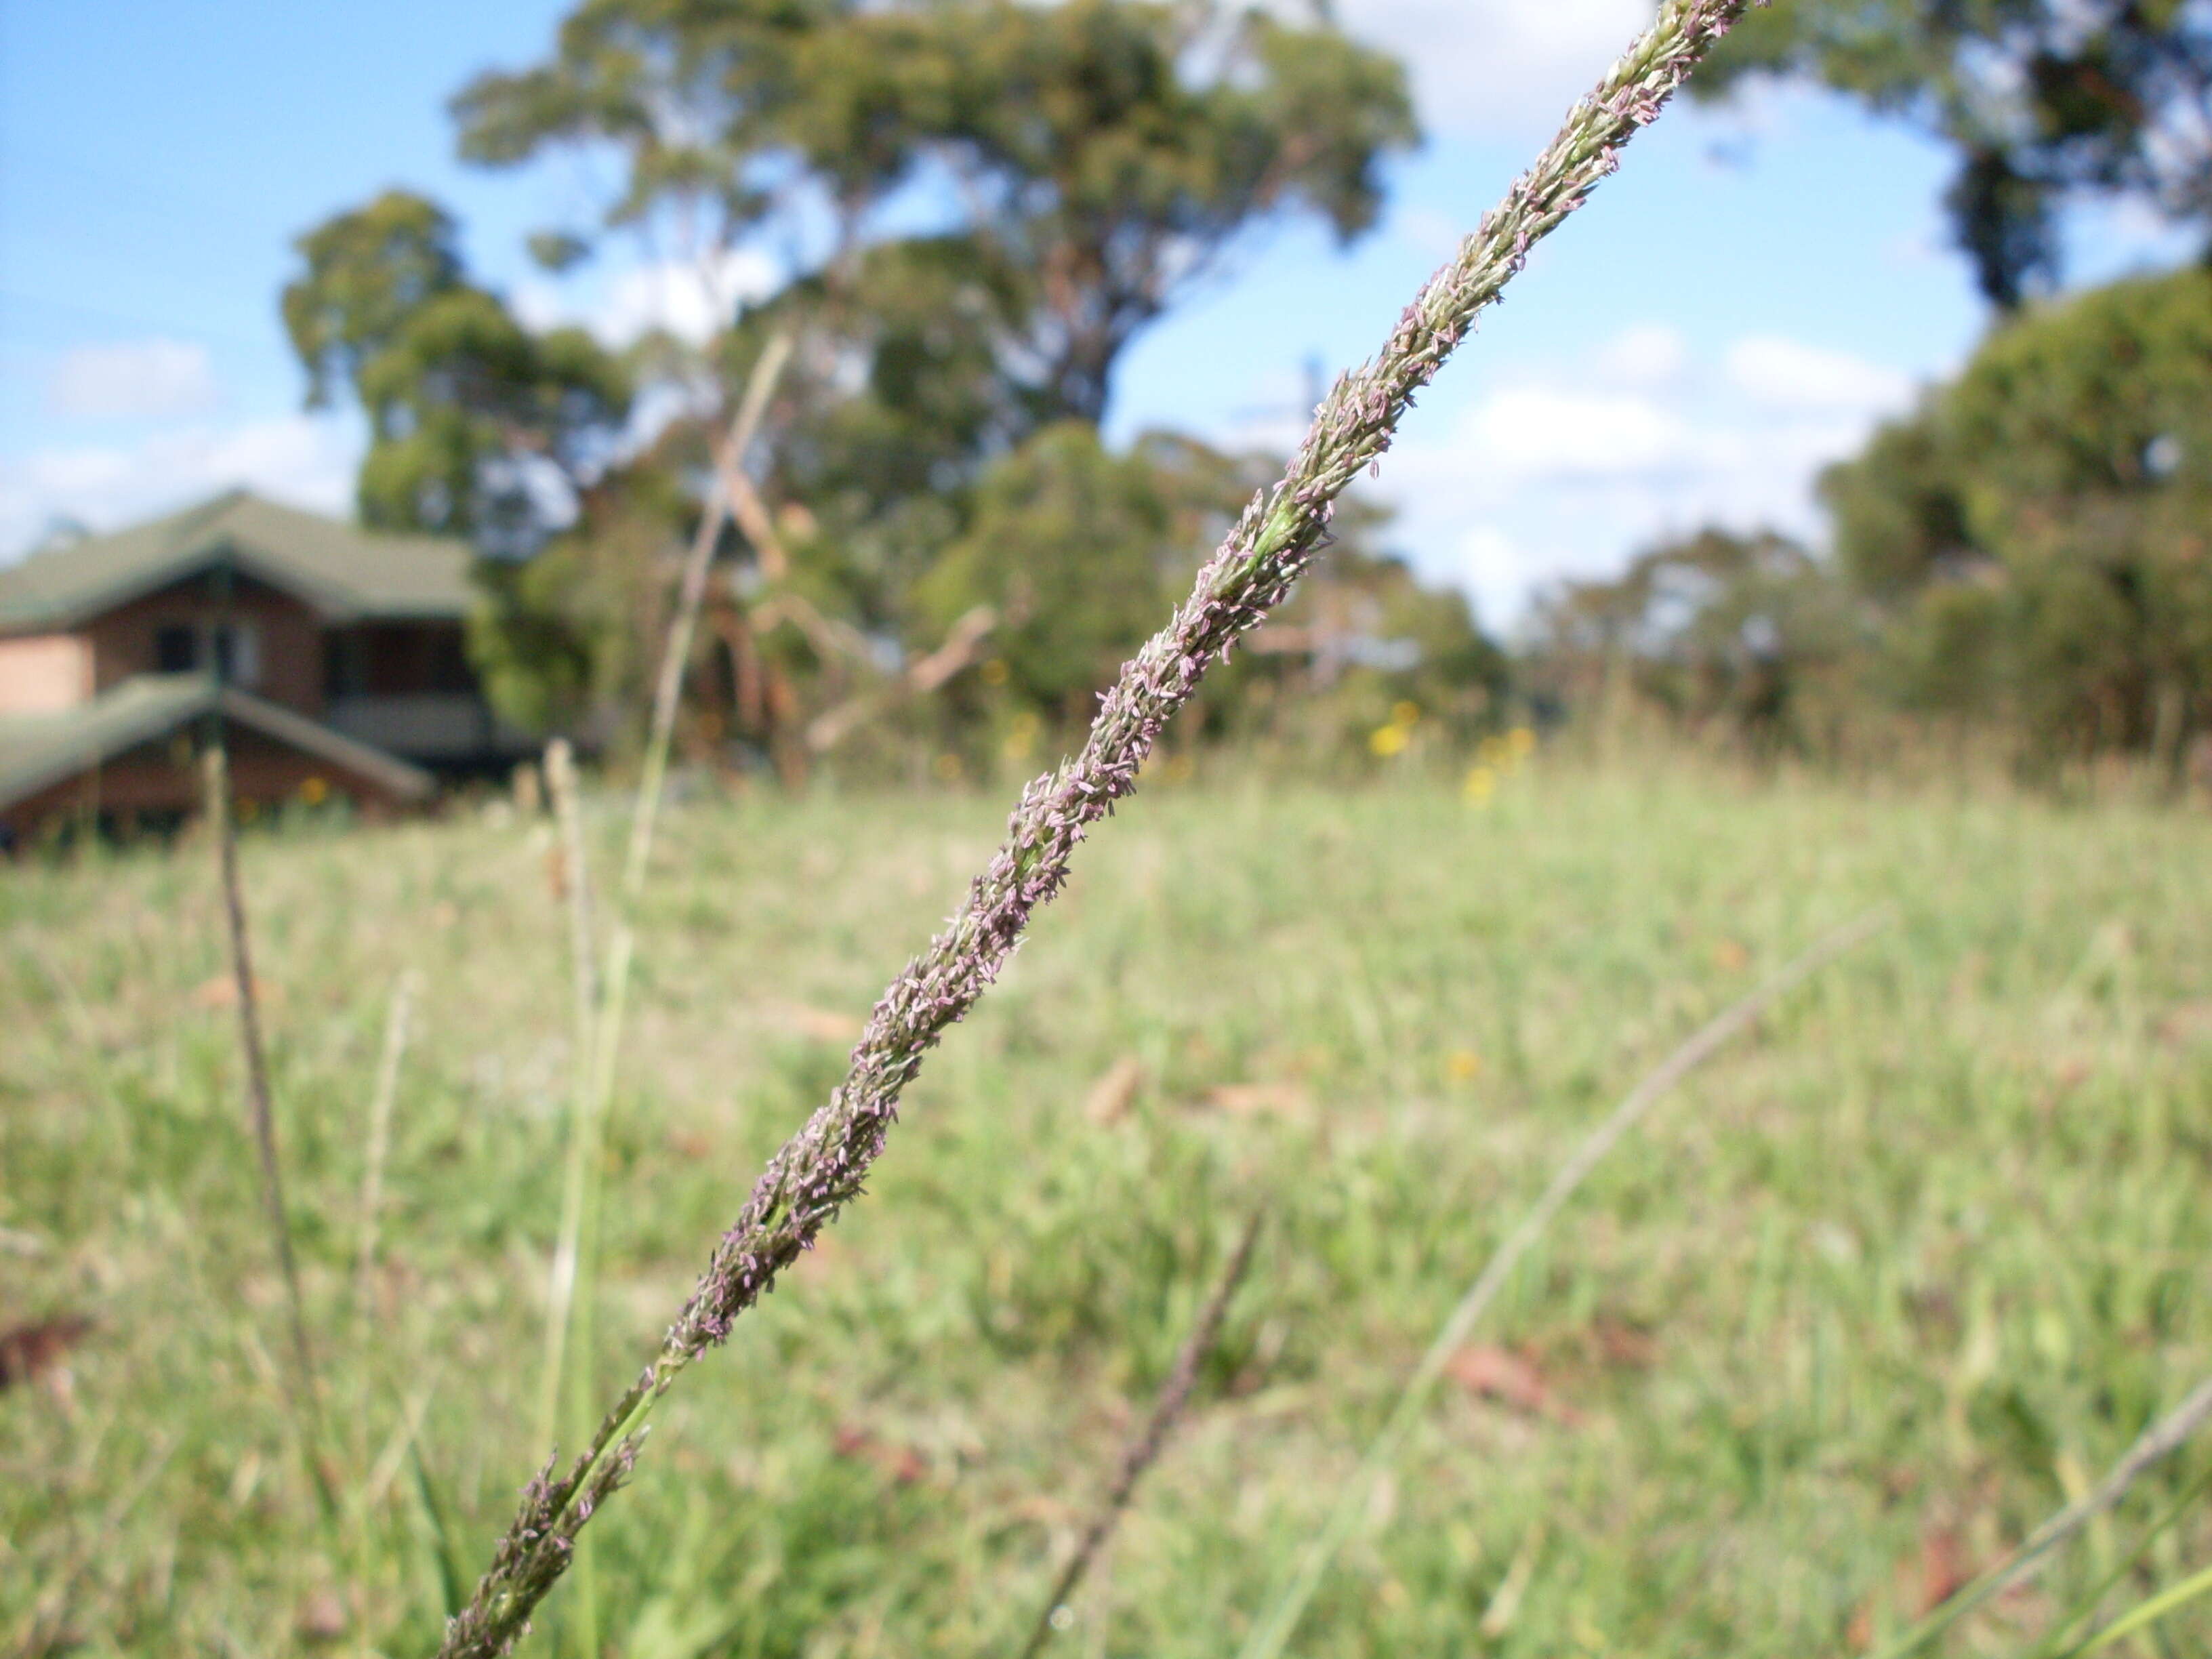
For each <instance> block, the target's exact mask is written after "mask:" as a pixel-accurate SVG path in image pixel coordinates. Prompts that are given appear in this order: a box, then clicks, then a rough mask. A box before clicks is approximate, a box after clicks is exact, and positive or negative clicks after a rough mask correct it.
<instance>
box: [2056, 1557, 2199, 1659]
mask: <svg viewBox="0 0 2212 1659" xmlns="http://www.w3.org/2000/svg"><path fill="white" fill-rule="evenodd" d="M2200 1595H2212V1567H2206V1568H2204V1569H2203V1571H2200V1572H2195V1573H2191V1575H2190V1576H2189V1577H2186V1578H2185V1579H2183V1580H2182V1581H2181V1582H2180V1583H2178V1584H2175V1585H2173V1586H2172V1588H2170V1589H2163V1590H2160V1592H2159V1593H2158V1594H2157V1595H2154V1596H2152V1597H2151V1598H2150V1600H2149V1601H2146V1602H2144V1603H2143V1604H2142V1606H2141V1607H2136V1609H2135V1610H2134V1611H2133V1612H2131V1613H2125V1614H2124V1615H2122V1616H2121V1617H2120V1618H2118V1619H2116V1620H2113V1621H2112V1623H2111V1624H2109V1625H2107V1626H2105V1628H2104V1629H2102V1630H2100V1631H2099V1632H2097V1633H2096V1634H2095V1635H2094V1636H2093V1637H2091V1638H2089V1639H2088V1641H2087V1642H2086V1643H2085V1644H2082V1645H2081V1646H2080V1647H2077V1648H2075V1649H2074V1650H2073V1654H2079V1655H2081V1656H2083V1659H2087V1656H2088V1655H2090V1654H2093V1653H2098V1652H2101V1651H2102V1650H2105V1649H2106V1648H2108V1647H2110V1646H2112V1644H2113V1643H2115V1642H2118V1641H2120V1640H2122V1639H2124V1638H2126V1637H2130V1636H2132V1635H2134V1634H2135V1632H2137V1631H2139V1630H2141V1629H2142V1628H2143V1627H2144V1626H2146V1625H2153V1624H2155V1623H2157V1622H2158V1621H2159V1620H2161V1619H2163V1618H2165V1617H2166V1614H2168V1613H2175V1612H2178V1611H2179V1610H2180V1609H2181V1608H2182V1607H2186V1606H2187V1605H2188V1604H2189V1603H2190V1602H2191V1601H2195V1600H2196V1599H2197V1597H2198V1596H2200ZM2069 1659H2072V1655H2070V1654H2069Z"/></svg>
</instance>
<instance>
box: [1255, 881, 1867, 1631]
mask: <svg viewBox="0 0 2212 1659" xmlns="http://www.w3.org/2000/svg"><path fill="white" fill-rule="evenodd" d="M1892 920H1893V913H1892V912H1891V911H1890V909H1889V908H1887V906H1884V907H1883V908H1881V909H1878V910H1874V911H1870V912H1869V913H1868V914H1867V915H1863V916H1860V917H1858V918H1857V920H1855V921H1849V922H1846V923H1844V926H1842V927H1838V928H1836V929H1835V930H1834V931H1832V932H1831V933H1826V934H1824V935H1823V936H1822V937H1821V938H1820V939H1817V940H1815V941H1814V943H1813V945H1811V946H1809V947H1808V949H1807V950H1805V951H1803V952H1802V953H1801V954H1800V955H1798V956H1796V957H1793V958H1792V959H1791V960H1790V962H1788V963H1785V964H1784V966H1783V967H1781V968H1780V969H1778V970H1777V971H1776V972H1775V973H1774V974H1773V975H1771V976H1770V977H1768V978H1767V979H1766V980H1765V981H1763V982H1762V983H1760V984H1759V985H1758V986H1757V987H1754V988H1753V990H1752V991H1751V992H1750V993H1749V994H1747V995H1745V996H1743V997H1741V998H1740V999H1739V1000H1737V1001H1735V1002H1734V1003H1732V1004H1730V1005H1729V1007H1727V1008H1726V1009H1724V1010H1723V1012H1721V1013H1719V1014H1718V1015H1717V1016H1716V1017H1715V1018H1713V1019H1711V1021H1709V1022H1708V1023H1707V1024H1705V1026H1704V1027H1703V1028H1702V1029H1701V1030H1699V1031H1698V1032H1697V1034H1696V1035H1695V1036H1692V1037H1691V1038H1690V1040H1689V1041H1688V1042H1685V1043H1683V1044H1682V1046H1681V1047H1680V1048H1677V1049H1675V1050H1674V1053H1673V1054H1669V1055H1668V1056H1667V1058H1666V1059H1665V1060H1662V1061H1661V1062H1660V1063H1659V1064H1658V1065H1657V1066H1656V1067H1654V1068H1653V1069H1652V1070H1651V1071H1650V1072H1649V1073H1646V1074H1645V1075H1644V1079H1643V1080H1642V1081H1640V1082H1639V1083H1638V1084H1637V1085H1636V1086H1635V1087H1634V1088H1633V1089H1632V1090H1630V1091H1628V1093H1627V1095H1626V1097H1623V1098H1622V1100H1621V1102H1620V1104H1619V1105H1617V1106H1615V1107H1614V1108H1613V1110H1612V1111H1611V1112H1609V1113H1607V1115H1606V1117H1605V1119H1604V1121H1602V1122H1601V1123H1600V1124H1599V1125H1598V1126H1597V1127H1596V1128H1595V1129H1593V1130H1592V1131H1590V1133H1589V1136H1588V1137H1587V1138H1586V1139H1584V1140H1583V1143H1582V1145H1581V1146H1578V1147H1577V1148H1576V1149H1575V1152H1574V1155H1573V1156H1572V1157H1571V1158H1568V1159H1567V1161H1566V1162H1565V1164H1561V1165H1560V1166H1559V1170H1558V1173H1556V1174H1555V1175H1553V1177H1552V1179H1551V1182H1550V1183H1549V1184H1548V1185H1547V1186H1546V1187H1545V1188H1544V1191H1543V1194H1542V1196H1541V1197H1540V1198H1538V1199H1537V1200H1536V1202H1535V1204H1534V1206H1531V1208H1530V1209H1529V1211H1528V1214H1527V1215H1525V1216H1523V1217H1522V1218H1521V1223H1520V1225H1518V1226H1516V1227H1515V1228H1514V1230H1513V1231H1511V1232H1510V1233H1509V1234H1507V1235H1506V1238H1505V1242H1504V1243H1503V1244H1501V1245H1499V1246H1498V1250H1497V1252H1496V1254H1494V1255H1492V1257H1491V1258H1490V1261H1489V1262H1488V1263H1487V1264H1486V1266H1485V1267H1484V1268H1483V1270H1482V1272H1481V1273H1480V1275H1479V1276H1478V1277H1477V1278H1476V1279H1475V1281H1474V1284H1472V1285H1469V1286H1468V1290H1467V1294H1466V1295H1464V1296H1462V1297H1461V1298H1460V1299H1459V1304H1458V1305H1457V1306H1455V1308H1453V1310H1451V1312H1450V1314H1449V1315H1448V1316H1446V1317H1445V1320H1444V1322H1443V1325H1442V1326H1441V1327H1440V1328H1438V1329H1437V1334H1436V1337H1435V1340H1432V1341H1431V1343H1430V1344H1429V1347H1428V1352H1425V1353H1424V1354H1423V1355H1422V1356H1421V1359H1420V1363H1419V1364H1417V1365H1415V1366H1414V1367H1413V1375H1412V1376H1409V1377H1408V1378H1407V1380H1406V1386H1405V1388H1404V1389H1403V1390H1402V1391H1401V1393H1400V1395H1398V1403H1397V1404H1396V1405H1395V1407H1392V1408H1391V1412H1390V1415H1389V1418H1388V1419H1386V1420H1385V1421H1384V1423H1383V1430H1382V1432H1381V1433H1379V1434H1377V1435H1376V1437H1375V1439H1374V1441H1373V1443H1371V1444H1370V1445H1369V1447H1368V1449H1367V1455H1365V1456H1364V1457H1363V1458H1361V1459H1360V1461H1359V1467H1358V1469H1357V1470H1355V1471H1354V1472H1353V1474H1352V1479H1351V1480H1347V1481H1346V1482H1345V1484H1344V1490H1343V1492H1340V1494H1339V1495H1338V1497H1337V1500H1336V1504H1335V1505H1334V1508H1332V1509H1331V1510H1329V1513H1328V1519H1327V1520H1326V1521H1325V1522H1322V1529H1321V1531H1320V1532H1319V1533H1318V1534H1316V1535H1315V1537H1314V1540H1313V1541H1312V1542H1311V1543H1310V1544H1309V1545H1308V1546H1307V1547H1306V1548H1305V1551H1304V1554H1303V1555H1302V1556H1301V1557H1300V1558H1299V1560H1298V1565H1297V1568H1296V1570H1295V1571H1293V1572H1292V1573H1291V1577H1290V1580H1289V1582H1288V1583H1285V1585H1284V1586H1283V1587H1282V1588H1281V1589H1279V1591H1278V1592H1277V1593H1276V1595H1275V1597H1274V1599H1273V1601H1272V1602H1271V1604H1270V1605H1269V1607H1268V1608H1267V1613H1266V1614H1265V1615H1264V1616H1263V1617H1262V1618H1261V1620H1260V1622H1259V1623H1258V1624H1256V1625H1255V1626H1253V1627H1252V1633H1251V1635H1250V1636H1249V1637H1248V1638H1246V1639H1245V1643H1244V1646H1243V1653H1242V1659H1276V1656H1278V1655H1279V1654H1280V1653H1281V1652H1282V1650H1283V1647H1284V1644H1285V1643H1287V1642H1288V1641H1289V1640H1290V1637H1291V1632H1292V1631H1293V1630H1295V1629H1296V1628H1297V1622H1298V1620H1300V1619H1301V1618H1302V1617H1304V1613H1305V1610H1306V1607H1307V1604H1308V1603H1310V1601H1312V1600H1313V1595H1314V1592H1315V1591H1316V1589H1319V1588H1320V1587H1321V1581H1322V1577H1323V1576H1324V1575H1326V1574H1327V1572H1328V1569H1329V1567H1330V1565H1331V1564H1332V1563H1334V1561H1335V1559H1336V1557H1337V1553H1338V1552H1339V1551H1340V1550H1341V1549H1342V1548H1343V1547H1344V1544H1345V1541H1346V1539H1348V1538H1350V1537H1351V1536H1352V1531H1353V1529H1354V1528H1356V1527H1358V1524H1359V1517H1360V1516H1361V1515H1363V1514H1364V1513H1365V1511H1366V1510H1367V1507H1368V1502H1369V1496H1370V1493H1371V1492H1373V1490H1374V1487H1375V1483H1376V1481H1377V1480H1381V1479H1382V1478H1383V1475H1384V1474H1387V1473H1388V1472H1389V1469H1390V1468H1391V1466H1392V1465H1394V1464H1395V1462H1397V1461H1398V1454H1399V1451H1400V1450H1401V1449H1402V1448H1403V1447H1404V1445H1405V1443H1406V1437H1407V1435H1409V1434H1410V1433H1412V1432H1413V1425H1414V1424H1415V1423H1417V1422H1419V1420H1420V1417H1421V1413H1423V1412H1425V1411H1426V1410H1427V1409H1428V1405H1429V1398H1430V1396H1431V1395H1432V1394H1433V1393H1434V1392H1435V1390H1436V1385H1437V1380H1438V1379H1439V1378H1440V1377H1442V1376H1443V1371H1444V1367H1445V1366H1446V1365H1447V1364H1449V1363H1450V1361H1451V1357H1452V1356H1453V1355H1454V1354H1455V1353H1456V1352H1459V1350H1460V1349H1461V1348H1462V1346H1465V1344H1466V1342H1467V1340H1468V1335H1469V1334H1470V1333H1472V1332H1473V1331H1474V1328H1475V1326H1476V1325H1477V1324H1478V1323H1480V1321H1481V1319H1482V1316H1483V1315H1484V1314H1486V1313H1487V1312H1489V1311H1490V1308H1491V1304H1493V1303H1494V1302H1496V1301H1497V1300H1498V1292H1499V1291H1503V1290H1504V1288H1505V1284H1506V1281H1507V1280H1508V1279H1510V1278H1511V1276H1512V1273H1513V1270H1514V1269H1515V1268H1516V1267H1519V1266H1520V1265H1521V1261H1522V1257H1524V1256H1526V1255H1528V1252H1529V1250H1530V1249H1533V1248H1534V1246H1535V1244H1536V1242H1537V1241H1538V1240H1539V1239H1541V1237H1543V1236H1544V1234H1545V1232H1546V1231H1547V1230H1548V1229H1549V1228H1550V1226H1551V1225H1552V1222H1553V1219H1554V1218H1556V1217H1557V1216H1558V1215H1559V1212H1560V1211H1561V1210H1562V1209H1564V1208H1565V1206H1566V1203H1567V1200H1569V1199H1571V1198H1572V1197H1573V1196H1574V1194H1575V1192H1576V1189H1577V1188H1579V1187H1580V1186H1581V1185H1582V1184H1583V1182H1584V1181H1586V1180H1588V1179H1589V1173H1590V1171H1591V1170H1595V1168H1597V1166H1598V1165H1599V1164H1601V1163H1602V1162H1603V1161H1604V1159H1605V1157H1606V1155H1607V1153H1608V1152H1612V1151H1613V1148H1614V1147H1615V1146H1619V1145H1620V1142H1621V1140H1622V1139H1623V1138H1624V1137H1626V1135H1627V1133H1628V1132H1629V1131H1630V1130H1632V1129H1633V1128H1634V1127H1636V1126H1637V1125H1638V1123H1640V1122H1641V1121H1643V1120H1644V1117H1645V1116H1646V1115H1648V1114H1649V1113H1650V1110H1651V1109H1652V1108H1653V1107H1654V1106H1656V1105H1657V1104H1658V1103H1659V1102H1660V1101H1661V1100H1662V1099H1664V1098H1665V1097H1667V1095H1668V1094H1669V1093H1671V1092H1672V1091H1673V1090H1674V1087H1675V1085H1678V1084H1680V1082H1681V1081H1682V1079H1684V1078H1686V1077H1687V1076H1689V1074H1690V1073H1692V1072H1694V1071H1695V1070H1697V1068H1698V1067H1699V1066H1702V1065H1704V1064H1705V1061H1707V1060H1711V1058H1712V1057H1713V1056H1714V1055H1715V1054H1718V1053H1719V1052H1720V1051H1721V1050H1722V1049H1723V1048H1725V1047H1727V1046H1728V1044H1729V1043H1730V1042H1733V1041H1735V1038H1737V1037H1739V1036H1742V1035H1743V1033H1744V1032H1746V1031H1747V1030H1750V1029H1751V1028H1752V1026H1753V1024H1756V1023H1757V1021H1758V1019H1759V1016H1760V1015H1761V1014H1763V1013H1765V1012H1766V1010H1767V1009H1768V1008H1769V1007H1770V1006H1772V1005H1773V1004H1774V1003H1775V1002H1776V1001H1777V1000H1779V999H1780V998H1781V997H1782V996H1784V994H1787V993H1788V992H1790V991H1791V990H1793V989H1795V988H1796V987H1797V986H1799V985H1801V984H1802V983H1803V982H1804V981H1806V980H1807V979H1808V978H1810V977H1811V976H1812V975H1814V974H1815V973H1817V972H1819V971H1820V969H1822V968H1824V967H1826V965H1827V964H1828V963H1831V962H1833V961H1834V960H1835V959H1836V958H1837V957H1839V956H1841V955H1843V954H1844V952H1845V951H1849V950H1850V949H1851V948H1852V947H1854V946H1855V945H1859V944H1862V943H1863V942H1864V941H1865V940H1866V939H1869V938H1871V937H1873V935H1874V934H1875V933H1878V932H1879V931H1881V929H1882V928H1884V927H1887V926H1888V925H1889V924H1890V922H1891V921H1892Z"/></svg>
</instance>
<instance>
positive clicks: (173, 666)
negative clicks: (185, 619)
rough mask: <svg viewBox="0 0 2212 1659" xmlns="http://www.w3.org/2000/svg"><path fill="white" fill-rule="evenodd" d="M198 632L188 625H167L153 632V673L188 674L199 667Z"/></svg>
mask: <svg viewBox="0 0 2212 1659" xmlns="http://www.w3.org/2000/svg"><path fill="white" fill-rule="evenodd" d="M199 644H200V641H199V630H198V629H196V628H194V627H193V626H192V625H191V623H164V624H163V625H162V626H161V627H160V628H157V629H155V630H154V671H155V673H157V674H189V673H191V671H192V670H194V669H195V668H197V667H198V666H199V655H200V653H199Z"/></svg>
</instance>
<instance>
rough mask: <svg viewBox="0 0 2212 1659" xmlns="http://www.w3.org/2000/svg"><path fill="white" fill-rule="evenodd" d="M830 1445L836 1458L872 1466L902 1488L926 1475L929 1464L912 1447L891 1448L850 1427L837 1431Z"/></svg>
mask: <svg viewBox="0 0 2212 1659" xmlns="http://www.w3.org/2000/svg"><path fill="white" fill-rule="evenodd" d="M830 1444H831V1445H832V1446H833V1447H835V1448H836V1453H837V1455H838V1456H840V1457H853V1458H858V1459H859V1460H860V1462H864V1463H868V1464H872V1465H873V1466H874V1467H875V1468H877V1469H878V1470H880V1471H881V1472H882V1473H884V1474H886V1475H889V1476H890V1478H891V1480H894V1481H896V1482H897V1483H898V1484H899V1485H900V1486H912V1485H913V1484H914V1483H915V1481H917V1480H922V1479H924V1478H925V1477H927V1475H928V1474H929V1464H928V1462H927V1461H926V1460H925V1459H924V1458H923V1456H922V1455H921V1453H920V1452H918V1451H916V1450H915V1449H914V1448H913V1447H911V1446H899V1445H892V1444H890V1443H887V1442H885V1441H882V1440H878V1438H877V1437H875V1436H874V1435H872V1434H871V1433H869V1432H868V1431H866V1429H863V1428H860V1427H857V1426H855V1425H853V1424H850V1423H848V1424H847V1425H844V1426H843V1427H842V1428H841V1429H839V1430H838V1431H837V1433H836V1438H835V1439H833V1440H832V1441H831V1442H830Z"/></svg>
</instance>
